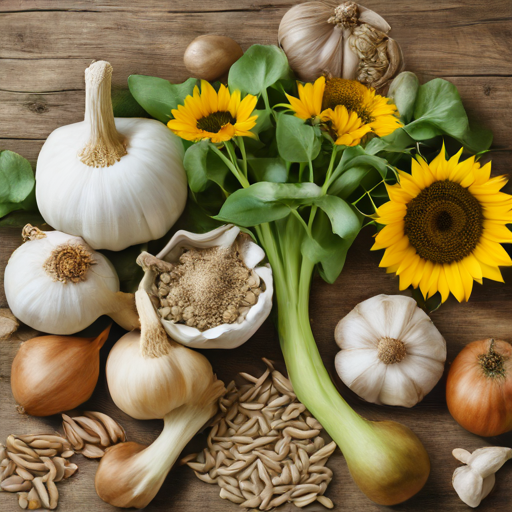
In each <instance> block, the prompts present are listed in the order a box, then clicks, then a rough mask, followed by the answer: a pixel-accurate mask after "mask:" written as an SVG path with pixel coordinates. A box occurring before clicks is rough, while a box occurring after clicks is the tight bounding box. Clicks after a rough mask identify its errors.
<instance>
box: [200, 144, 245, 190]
mask: <svg viewBox="0 0 512 512" xmlns="http://www.w3.org/2000/svg"><path fill="white" fill-rule="evenodd" d="M210 148H211V149H212V150H213V152H214V153H217V155H219V157H220V158H221V160H222V161H223V162H224V163H225V164H226V165H227V166H228V168H229V170H230V171H231V172H232V173H233V175H234V176H235V178H236V179H237V180H238V181H239V182H240V185H242V187H244V188H247V187H248V186H249V181H248V180H247V178H246V177H245V176H244V175H243V174H242V173H241V172H240V170H239V169H238V165H235V164H234V162H233V161H232V159H231V160H230V159H229V158H226V155H224V153H223V152H222V151H221V150H220V149H219V148H218V147H217V146H216V145H215V144H213V143H210ZM227 148H228V146H227V145H226V149H227ZM228 153H229V150H228ZM229 155H230V158H231V154H229Z"/></svg>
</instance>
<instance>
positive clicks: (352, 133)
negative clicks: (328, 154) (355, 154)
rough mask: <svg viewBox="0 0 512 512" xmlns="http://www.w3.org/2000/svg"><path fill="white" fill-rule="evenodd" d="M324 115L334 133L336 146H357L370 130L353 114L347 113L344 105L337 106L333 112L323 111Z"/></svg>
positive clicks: (367, 125) (330, 110)
mask: <svg viewBox="0 0 512 512" xmlns="http://www.w3.org/2000/svg"><path fill="white" fill-rule="evenodd" d="M324 115H325V116H326V117H327V118H328V119H330V121H331V123H332V129H333V131H334V132H335V133H336V137H337V138H336V141H335V142H334V143H335V144H336V145H337V146H357V145H358V144H359V143H360V142H361V139H362V138H363V137H364V136H365V135H366V134H367V133H368V132H371V131H372V129H371V127H370V125H369V124H364V123H363V120H362V119H361V118H360V117H359V116H358V115H357V114H356V113H355V112H349V111H348V110H347V108H346V107H345V105H337V106H336V108H335V109H334V110H332V109H330V108H329V109H327V110H324Z"/></svg>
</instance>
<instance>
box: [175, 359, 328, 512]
mask: <svg viewBox="0 0 512 512" xmlns="http://www.w3.org/2000/svg"><path fill="white" fill-rule="evenodd" d="M263 361H264V362H265V363H266V365H267V367H268V368H267V370H266V371H265V373H264V374H263V375H262V376H261V377H259V378H256V377H253V376H252V375H249V374H246V373H240V376H241V377H243V378H244V379H245V380H247V381H248V382H249V383H250V384H246V385H244V386H241V387H240V388H239V389H238V388H237V386H236V384H235V382H234V381H232V382H231V383H230V384H229V385H228V387H227V391H226V394H225V395H224V397H222V398H221V399H220V400H219V407H220V412H219V413H218V414H217V416H215V418H214V419H213V420H212V422H211V425H212V429H211V431H210V433H209V435H208V448H206V449H204V450H203V451H202V452H201V453H199V454H191V455H188V456H187V457H185V458H184V459H183V460H182V461H181V462H182V463H183V464H187V465H188V466H190V467H191V468H192V469H193V470H194V473H195V474H196V476H197V477H198V478H199V479H200V480H202V481H203V482H206V483H209V484H217V485H218V486H219V487H220V488H221V490H220V497H221V498H223V499H227V500H229V501H232V502H233V503H238V504H240V506H241V507H247V508H259V509H260V510H270V509H272V508H274V507H278V506H279V505H282V504H284V503H286V502H292V503H293V504H294V505H296V506H297V507H299V508H302V507H305V506H306V505H309V504H310V503H313V502H314V501H318V502H319V503H321V504H322V505H324V506H325V507H327V508H333V506H334V505H333V502H332V501H331V500H330V499H329V498H327V497H326V496H324V493H325V491H326V489H327V486H328V485H329V483H330V481H331V479H332V471H331V470H330V469H329V468H327V467H326V466H325V464H326V462H327V460H328V458H329V457H330V456H331V454H332V453H333V452H334V450H335V449H336V443H334V441H333V442H331V443H329V444H327V445H325V441H324V439H323V438H322V437H321V436H320V432H321V430H322V426H321V425H320V423H319V422H318V421H317V420H316V419H315V418H313V417H312V416H311V413H309V411H307V410H306V407H305V406H304V405H303V404H301V403H300V402H299V401H298V400H297V397H296V396H295V394H294V392H293V388H292V385H291V383H290V381H289V380H288V379H287V378H286V377H284V375H282V374H281V373H280V372H278V371H277V370H275V368H274V366H273V364H272V363H271V362H270V361H268V360H266V359H263Z"/></svg>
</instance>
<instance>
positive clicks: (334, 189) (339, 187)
mask: <svg viewBox="0 0 512 512" xmlns="http://www.w3.org/2000/svg"><path fill="white" fill-rule="evenodd" d="M369 172H370V168H369V167H368V166H356V167H352V168H351V169H349V170H348V171H346V172H344V173H343V174H342V175H341V176H340V177H339V178H338V179H337V180H335V181H334V182H333V183H332V185H331V186H330V187H329V190H328V192H329V194H331V195H333V196H338V197H341V198H342V199H346V198H347V197H349V196H350V194H352V192H354V190H356V189H357V187H358V186H359V184H360V183H361V180H362V179H363V178H364V177H365V176H366V175H367V174H368V173H369Z"/></svg>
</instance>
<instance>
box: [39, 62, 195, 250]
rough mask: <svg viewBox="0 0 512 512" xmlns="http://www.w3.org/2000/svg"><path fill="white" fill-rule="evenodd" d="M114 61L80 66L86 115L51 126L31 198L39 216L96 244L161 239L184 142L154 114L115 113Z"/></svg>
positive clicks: (176, 192) (173, 211)
mask: <svg viewBox="0 0 512 512" xmlns="http://www.w3.org/2000/svg"><path fill="white" fill-rule="evenodd" d="M111 76H112V66H111V65H110V64H109V63H108V62H105V61H98V62H94V63H93V64H91V66H90V67H89V68H88V69H87V70H86V72H85V78H86V108H85V120H84V121H82V122H80V123H75V124H72V125H68V126H62V127H60V128H57V129H56V130H55V131H54V132H52V134H51V135H50V136H49V137H48V140H47V141H46V142H45V144H44V146H43V148H42V149H41V153H40V154H39V158H38V160H37V171H36V198H37V204H38V206H39V210H40V211H41V214H42V216H43V218H44V220H45V221H46V222H47V223H48V224H50V225H51V226H52V227H54V228H55V229H58V230H60V231H64V232H65V233H70V234H73V235H77V236H81V237H82V238H83V239H84V240H85V241H86V242H87V243H88V244H89V245H90V246H91V247H93V248H94V249H109V250H113V251H120V250H122V249H125V248H126V247H129V246H130V245H135V244H138V243H143V242H148V241H149V240H153V239H156V238H160V237H162V236H163V235H165V233H167V231H169V229H170V228H171V227H172V225H173V224H174V223H175V222H176V220H177V219H178V217H179V216H180V215H181V212H182V211H183V208H184V207H185V202H186V198H187V179H186V175H185V170H184V168H183V155H184V151H183V145H182V142H181V140H180V139H179V138H178V137H176V136H175V135H174V134H173V133H172V132H171V131H170V130H169V129H168V128H167V127H166V126H165V125H163V124H162V123H160V122H158V121H155V120H153V119H142V118H140V119H139V118H116V119H114V115H113V111H112V102H111V98H110V86H111Z"/></svg>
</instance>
